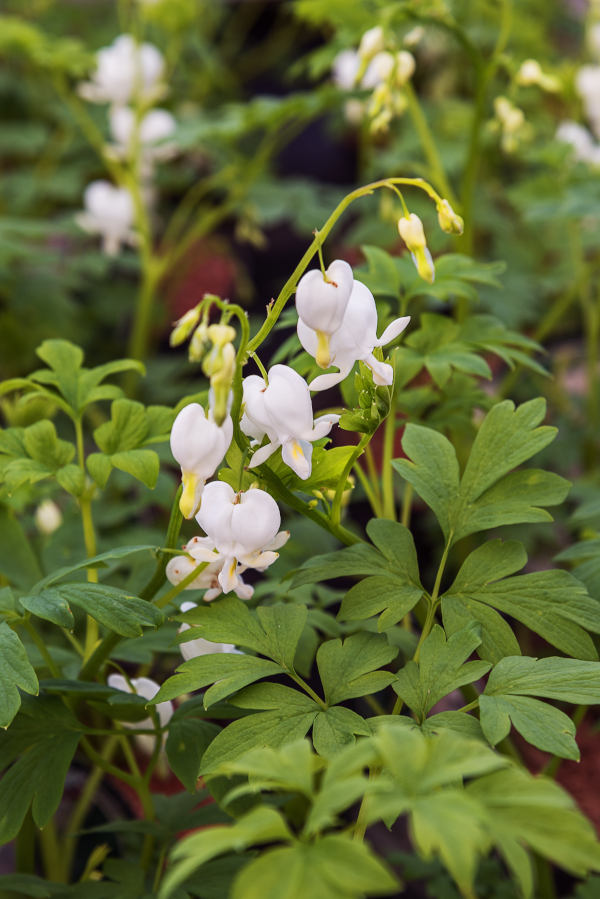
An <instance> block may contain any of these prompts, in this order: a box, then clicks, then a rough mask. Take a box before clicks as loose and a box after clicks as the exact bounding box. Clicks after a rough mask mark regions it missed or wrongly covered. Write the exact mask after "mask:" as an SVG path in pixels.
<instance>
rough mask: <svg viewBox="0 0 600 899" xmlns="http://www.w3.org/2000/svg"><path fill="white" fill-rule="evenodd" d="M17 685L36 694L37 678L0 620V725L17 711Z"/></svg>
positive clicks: (18, 644) (10, 719) (19, 703)
mask: <svg viewBox="0 0 600 899" xmlns="http://www.w3.org/2000/svg"><path fill="white" fill-rule="evenodd" d="M18 687H20V688H21V690H25V692H27V693H35V694H37V692H38V689H39V688H38V679H37V677H36V673H35V671H34V670H33V668H32V666H31V664H30V662H29V659H28V658H27V653H26V652H25V647H24V646H23V644H22V643H21V641H20V640H19V638H18V637H17V635H16V634H15V632H14V631H13V630H11V628H10V627H9V626H8V624H7V623H6V622H5V621H2V622H0V727H8V725H9V724H10V722H11V721H12V720H13V718H14V717H15V715H16V714H17V712H18V711H19V706H20V705H21V697H20V696H19V690H18V689H17V688H18ZM0 787H1V784H0ZM1 808H2V805H1V804H0V809H1ZM0 828H1V824H0Z"/></svg>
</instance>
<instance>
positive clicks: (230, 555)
mask: <svg viewBox="0 0 600 899" xmlns="http://www.w3.org/2000/svg"><path fill="white" fill-rule="evenodd" d="M196 521H197V522H198V524H199V525H200V527H201V528H202V529H203V530H204V532H205V534H206V535H207V537H208V538H209V539H210V541H211V542H212V545H213V546H214V547H215V549H216V551H217V552H218V554H219V556H220V558H221V559H222V560H223V564H222V568H221V571H220V572H219V574H218V581H219V584H220V586H221V589H222V590H223V593H230V592H231V591H235V592H236V593H237V595H238V596H240V597H241V598H242V599H247V598H249V597H250V596H252V593H253V592H254V591H253V588H252V587H250V586H249V585H246V584H244V583H243V581H242V580H241V577H240V574H241V572H242V571H244V570H245V569H246V568H255V569H257V571H264V570H265V568H268V567H269V565H272V564H273V562H275V561H276V560H277V558H278V553H277V552H275V550H276V549H279V547H281V546H283V544H284V543H285V542H286V541H287V539H288V538H289V532H288V531H280V530H279V526H280V524H281V516H280V514H279V508H278V507H277V503H276V502H275V500H274V499H273V497H272V496H270V495H269V494H268V493H266V492H265V491H264V490H259V489H258V488H256V487H251V488H250V489H249V490H246V491H245V492H240V493H236V492H235V491H234V490H233V489H232V488H231V487H230V486H229V484H225V483H224V482H222V481H213V482H212V483H210V484H208V485H207V486H206V487H205V490H204V500H203V502H202V505H201V507H200V511H199V512H198V514H197V515H196ZM203 551H204V552H205V555H206V559H207V561H214V559H215V556H214V551H213V552H212V553H211V551H210V550H208V547H206V550H203ZM194 556H195V558H197V559H200V558H201V550H200V548H196V549H195V550H194ZM242 588H243V593H245V594H246V595H243V594H242Z"/></svg>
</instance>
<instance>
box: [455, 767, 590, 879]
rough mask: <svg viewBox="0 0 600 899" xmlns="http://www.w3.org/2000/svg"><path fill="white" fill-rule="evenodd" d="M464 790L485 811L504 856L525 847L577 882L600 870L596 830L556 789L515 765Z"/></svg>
mask: <svg viewBox="0 0 600 899" xmlns="http://www.w3.org/2000/svg"><path fill="white" fill-rule="evenodd" d="M466 789H467V793H468V795H469V796H472V797H474V798H476V799H477V800H478V801H479V802H480V804H481V805H482V807H483V808H484V809H485V813H486V823H487V827H488V830H489V832H490V835H491V837H492V839H493V840H494V842H496V844H497V845H498V847H499V849H500V852H501V853H502V854H504V855H505V856H506V851H505V847H506V846H507V845H508V846H509V847H510V846H513V845H514V844H521V845H525V846H529V847H530V848H531V849H533V850H534V851H535V852H537V853H539V854H540V855H542V856H543V857H545V858H548V859H549V860H550V861H551V862H552V864H556V865H559V866H560V867H561V868H565V869H566V870H567V871H570V872H571V873H573V874H575V876H577V877H583V876H585V875H586V874H587V873H588V872H589V871H592V870H594V871H596V870H599V869H600V845H599V843H598V840H597V837H596V834H595V832H594V828H593V826H592V825H591V823H590V822H589V821H588V820H587V819H586V818H585V817H584V816H583V815H582V814H581V812H580V811H579V810H578V809H577V808H576V806H575V803H574V802H573V800H572V799H571V797H570V796H569V795H568V794H567V793H566V792H565V791H564V790H563V789H561V787H559V786H558V784H555V783H553V782H552V781H551V780H548V779H546V778H545V777H539V776H538V777H533V776H532V775H530V774H529V773H528V772H526V771H523V770H520V769H518V768H516V767H514V766H513V767H510V768H507V769H506V770H505V771H498V772H495V773H493V774H489V775H487V776H485V777H481V778H479V779H478V780H476V781H474V782H473V783H471V784H469V785H468V786H467V788H466ZM513 871H514V872H515V873H517V872H516V871H515V868H514V867H513Z"/></svg>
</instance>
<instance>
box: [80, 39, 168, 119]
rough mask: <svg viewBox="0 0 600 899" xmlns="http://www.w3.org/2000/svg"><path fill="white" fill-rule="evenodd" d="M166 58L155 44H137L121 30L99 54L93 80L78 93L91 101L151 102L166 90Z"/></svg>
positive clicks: (83, 85) (116, 102)
mask: <svg viewBox="0 0 600 899" xmlns="http://www.w3.org/2000/svg"><path fill="white" fill-rule="evenodd" d="M164 69H165V60H164V57H163V55H162V53H161V52H160V50H159V49H158V47H155V46H154V45H153V44H138V43H137V42H136V40H135V38H133V37H132V36H131V35H130V34H121V35H120V36H119V37H117V38H115V40H114V41H113V43H112V44H111V45H110V46H109V47H103V48H102V49H101V50H99V51H98V53H97V54H96V70H95V72H93V73H92V78H91V81H88V82H85V83H84V84H81V85H80V86H79V93H80V95H81V96H82V97H83V98H84V99H85V100H90V101H91V102H92V103H114V104H116V105H123V104H125V103H129V102H130V101H131V100H133V99H137V100H140V101H143V102H152V100H155V99H157V98H158V97H159V96H161V94H162V93H163V91H164V88H163V85H162V83H161V79H162V76H163V74H164Z"/></svg>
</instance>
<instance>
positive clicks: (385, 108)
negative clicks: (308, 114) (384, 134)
mask: <svg viewBox="0 0 600 899" xmlns="http://www.w3.org/2000/svg"><path fill="white" fill-rule="evenodd" d="M414 71H415V58H414V56H413V55H412V53H410V52H409V51H408V50H397V49H395V48H393V49H386V36H385V33H384V31H383V29H382V28H381V26H379V25H377V26H375V27H374V28H370V29H369V30H368V31H365V33H364V34H363V36H362V38H361V40H360V44H359V46H358V49H357V50H350V49H348V50H342V52H341V53H339V54H338V55H337V56H336V58H335V59H334V61H333V67H332V78H333V82H334V84H336V85H337V86H338V87H339V88H341V89H342V90H344V91H351V90H353V89H354V88H357V87H358V88H362V89H363V90H368V91H371V92H372V93H371V96H370V98H369V99H368V100H367V101H366V102H363V101H362V100H359V99H352V100H348V101H347V103H346V107H345V108H346V117H347V119H348V121H350V122H353V123H358V122H360V121H362V119H363V118H365V117H367V118H368V119H369V120H370V123H371V124H370V128H371V131H373V132H374V133H376V132H379V131H386V130H387V129H388V127H389V125H390V122H391V121H392V119H393V118H394V116H397V115H401V114H402V113H403V112H404V110H405V108H406V100H405V98H404V95H403V93H402V88H403V87H404V86H405V85H406V84H407V83H408V82H409V81H410V79H411V78H412V76H413V74H414Z"/></svg>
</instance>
